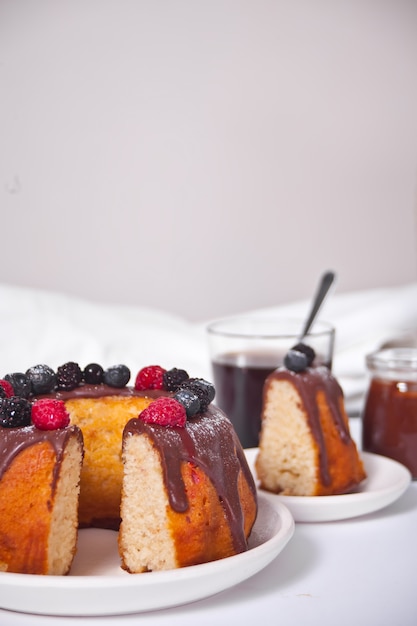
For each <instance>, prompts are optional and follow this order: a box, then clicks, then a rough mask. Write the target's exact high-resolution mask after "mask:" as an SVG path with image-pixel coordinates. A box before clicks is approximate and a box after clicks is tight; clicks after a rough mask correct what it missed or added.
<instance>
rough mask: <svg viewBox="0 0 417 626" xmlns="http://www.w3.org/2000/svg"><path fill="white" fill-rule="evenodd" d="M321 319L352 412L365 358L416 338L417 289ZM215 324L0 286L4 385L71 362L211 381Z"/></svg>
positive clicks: (346, 305) (357, 296)
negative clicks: (154, 369)
mask: <svg viewBox="0 0 417 626" xmlns="http://www.w3.org/2000/svg"><path fill="white" fill-rule="evenodd" d="M310 305H311V303H310V302H309V301H299V302H293V303H289V304H287V305H282V306H278V307H270V308H267V309H259V310H253V311H249V312H245V314H249V315H262V316H267V317H272V316H277V317H297V318H299V319H300V320H303V319H305V317H306V316H307V314H308V312H309V309H310ZM319 317H320V319H322V320H326V321H328V322H330V323H332V324H333V325H334V326H335V327H336V346H335V355H334V362H333V371H334V373H335V375H336V376H337V377H338V379H339V381H340V383H341V385H342V387H343V389H344V392H345V396H346V400H347V404H348V409H349V410H350V411H351V412H354V411H355V410H357V408H358V407H360V403H361V402H362V400H363V393H364V391H365V389H366V386H367V373H366V366H365V356H366V354H368V353H369V352H372V351H373V350H375V349H377V348H378V347H379V346H380V345H381V344H382V343H384V342H385V341H387V340H390V339H392V338H397V337H400V336H402V335H404V334H412V335H413V336H416V337H417V283H412V284H409V285H405V286H402V287H394V288H382V289H372V290H367V291H361V292H351V293H344V294H338V293H337V291H336V290H335V291H334V292H333V293H332V294H330V295H329V297H328V299H327V300H326V302H325V303H324V305H323V308H322V310H321V311H320V314H319ZM209 321H210V320H207V321H204V322H200V323H192V322H189V321H187V320H184V319H182V318H180V317H178V316H174V315H170V314H169V313H165V312H163V311H160V310H154V309H151V308H146V307H132V306H117V305H109V304H100V303H96V302H90V301H86V300H84V299H80V298H76V297H74V296H69V295H66V294H63V293H56V292H48V291H43V290H39V289H30V288H24V287H17V286H12V285H7V284H0V324H1V332H0V377H2V376H4V375H5V374H7V373H10V372H17V371H19V372H22V371H23V372H24V371H26V369H27V368H28V367H30V366H32V365H35V364H38V363H46V364H48V365H50V366H51V367H53V368H56V367H58V366H59V365H61V364H62V363H65V362H66V361H69V360H74V361H77V362H78V363H79V364H80V366H81V367H84V366H85V365H87V363H90V362H93V361H95V362H98V363H101V364H102V365H103V367H108V366H110V365H115V364H117V363H124V364H125V365H127V366H128V367H129V368H130V369H131V372H132V377H134V376H135V375H136V372H137V371H138V370H139V369H140V368H141V367H143V366H144V365H150V364H159V365H162V366H163V367H166V368H171V367H181V368H184V369H187V371H188V372H189V373H190V375H192V376H199V377H203V378H207V379H209V380H211V378H212V374H211V367H210V360H209V353H208V346H207V340H206V326H207V323H208V322H209Z"/></svg>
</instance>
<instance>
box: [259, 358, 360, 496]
mask: <svg viewBox="0 0 417 626" xmlns="http://www.w3.org/2000/svg"><path fill="white" fill-rule="evenodd" d="M305 348H306V349H303V347H302V346H301V347H300V346H298V348H297V350H292V351H290V352H289V353H288V355H287V357H286V359H285V366H284V367H281V368H279V369H277V370H276V371H275V372H273V373H272V374H271V375H270V376H269V377H268V378H267V380H266V381H265V386H264V395H263V408H262V418H261V432H260V440H259V453H258V456H257V458H256V461H255V468H256V473H257V476H258V478H259V481H260V486H261V487H262V488H263V489H266V490H267V491H271V492H273V493H282V494H285V495H294V496H320V495H333V494H342V493H346V492H349V491H351V490H352V489H354V488H355V487H356V486H357V485H359V483H360V482H361V481H362V480H364V478H365V477H366V474H365V470H364V467H363V464H362V461H361V459H360V457H359V454H358V451H357V448H356V445H355V442H354V441H353V440H352V438H351V436H350V432H349V421H348V416H347V414H346V411H345V406H344V397H343V392H342V389H341V387H340V385H339V383H338V382H337V380H336V379H335V377H334V376H333V375H332V374H331V372H330V370H329V369H328V368H326V367H324V366H319V367H311V366H310V365H311V363H312V361H313V359H314V354H312V350H311V348H308V347H305Z"/></svg>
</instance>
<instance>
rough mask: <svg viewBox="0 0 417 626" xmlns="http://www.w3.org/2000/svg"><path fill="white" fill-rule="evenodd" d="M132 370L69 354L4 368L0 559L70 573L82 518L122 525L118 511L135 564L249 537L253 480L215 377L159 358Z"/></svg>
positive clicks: (16, 567)
mask: <svg viewBox="0 0 417 626" xmlns="http://www.w3.org/2000/svg"><path fill="white" fill-rule="evenodd" d="M129 377H130V372H129V370H128V369H127V368H126V367H125V366H114V367H113V368H109V370H106V372H104V371H103V369H102V368H101V367H100V366H98V365H96V364H90V365H89V366H87V367H86V368H85V369H84V372H81V370H80V368H79V366H78V365H77V364H76V363H73V362H68V363H67V364H65V365H64V366H61V368H58V372H57V373H55V372H54V371H53V370H51V368H50V367H48V366H45V365H39V366H35V367H34V368H31V369H30V370H28V372H27V373H26V374H21V373H17V374H11V375H7V376H5V377H4V379H2V380H0V467H1V469H2V474H1V476H0V570H3V571H9V572H10V571H14V572H21V573H39V574H65V573H67V572H68V571H69V569H70V566H71V563H72V559H73V556H74V553H75V549H76V539H77V530H78V528H79V527H91V526H95V527H99V528H108V529H114V530H119V527H120V520H121V517H120V516H121V514H122V517H123V521H122V524H121V527H120V534H119V546H120V555H121V562H122V566H123V567H124V568H125V569H126V570H128V571H129V572H132V573H136V572H142V571H147V570H157V569H168V568H176V567H183V566H185V565H191V564H196V563H204V562H207V561H210V560H214V559H219V558H223V557H226V556H230V555H233V554H236V553H239V552H242V551H244V550H246V549H247V539H248V536H249V534H250V532H251V529H252V526H253V524H254V522H255V519H256V514H257V499H256V489H255V484H254V481H253V477H252V475H251V473H250V470H249V468H248V465H247V462H246V458H245V456H244V453H243V450H242V448H241V445H240V443H239V440H238V438H237V436H236V434H235V432H234V430H233V427H232V425H231V422H230V421H229V420H228V418H227V417H226V416H225V415H224V414H223V413H221V412H220V411H218V410H217V409H215V408H214V407H213V406H212V404H211V402H212V400H213V398H214V387H213V385H212V384H211V383H208V382H207V381H205V380H203V379H196V378H190V377H189V376H188V374H187V373H186V372H185V371H184V370H177V369H176V368H173V369H172V370H168V371H167V370H164V369H163V368H161V367H160V366H148V367H146V368H143V369H142V370H140V372H139V373H138V375H137V377H136V380H135V384H134V386H133V387H128V386H127V381H128V379H129ZM13 385H14V386H13ZM19 394H20V395H19ZM67 539H68V540H67Z"/></svg>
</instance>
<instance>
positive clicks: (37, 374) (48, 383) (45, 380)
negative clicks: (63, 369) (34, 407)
mask: <svg viewBox="0 0 417 626" xmlns="http://www.w3.org/2000/svg"><path fill="white" fill-rule="evenodd" d="M26 376H27V377H28V378H29V380H30V383H31V387H32V391H33V393H35V394H40V393H49V392H51V391H53V389H55V385H56V374H55V372H54V371H53V370H52V369H51V368H50V367H49V366H48V365H43V364H41V365H34V366H33V367H30V368H29V369H28V370H27V372H26Z"/></svg>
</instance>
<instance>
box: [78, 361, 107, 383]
mask: <svg viewBox="0 0 417 626" xmlns="http://www.w3.org/2000/svg"><path fill="white" fill-rule="evenodd" d="M103 374H104V370H103V368H102V367H101V365H99V364H98V363H89V364H88V365H86V366H85V368H84V372H83V377H84V381H85V382H86V383H87V384H88V385H99V384H100V383H102V382H103Z"/></svg>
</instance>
